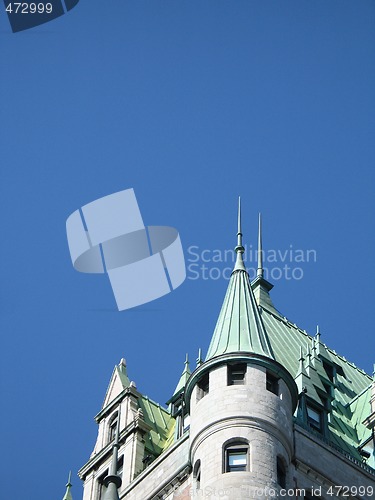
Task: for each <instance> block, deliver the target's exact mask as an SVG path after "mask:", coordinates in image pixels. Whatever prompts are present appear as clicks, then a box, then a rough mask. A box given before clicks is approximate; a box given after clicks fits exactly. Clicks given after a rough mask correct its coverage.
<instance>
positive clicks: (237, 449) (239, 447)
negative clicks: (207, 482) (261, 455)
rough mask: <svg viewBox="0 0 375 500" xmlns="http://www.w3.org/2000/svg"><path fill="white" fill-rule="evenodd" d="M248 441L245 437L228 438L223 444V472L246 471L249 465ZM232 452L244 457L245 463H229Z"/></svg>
mask: <svg viewBox="0 0 375 500" xmlns="http://www.w3.org/2000/svg"><path fill="white" fill-rule="evenodd" d="M249 448H250V447H249V443H248V441H246V440H245V439H235V440H230V441H229V442H227V443H226V444H224V446H223V473H230V472H248V471H249V465H250V460H249V458H250V454H249ZM233 454H237V456H240V455H242V456H243V457H245V461H246V462H245V464H240V465H233V464H232V465H231V464H230V457H231V455H233Z"/></svg>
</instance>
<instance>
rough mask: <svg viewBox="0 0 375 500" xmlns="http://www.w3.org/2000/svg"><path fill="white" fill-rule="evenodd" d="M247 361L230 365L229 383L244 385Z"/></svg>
mask: <svg viewBox="0 0 375 500" xmlns="http://www.w3.org/2000/svg"><path fill="white" fill-rule="evenodd" d="M246 368H247V365H246V363H239V364H237V365H228V385H243V384H244V383H245V374H246Z"/></svg>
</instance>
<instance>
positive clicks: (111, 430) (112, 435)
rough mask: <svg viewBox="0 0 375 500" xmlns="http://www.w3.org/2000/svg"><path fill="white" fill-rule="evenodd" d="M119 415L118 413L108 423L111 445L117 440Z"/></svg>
mask: <svg viewBox="0 0 375 500" xmlns="http://www.w3.org/2000/svg"><path fill="white" fill-rule="evenodd" d="M117 415H118V413H117V412H116V413H115V414H114V415H112V417H111V418H110V420H109V423H108V442H109V443H110V442H111V441H113V440H114V439H115V436H116V428H117Z"/></svg>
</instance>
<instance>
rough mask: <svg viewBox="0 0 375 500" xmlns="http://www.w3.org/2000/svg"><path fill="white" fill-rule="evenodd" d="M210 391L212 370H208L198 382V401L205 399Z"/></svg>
mask: <svg viewBox="0 0 375 500" xmlns="http://www.w3.org/2000/svg"><path fill="white" fill-rule="evenodd" d="M209 392H210V372H206V373H205V374H204V375H203V376H202V377H201V379H200V380H199V381H198V383H197V401H200V400H201V399H203V398H204V397H205V396H207V394H209Z"/></svg>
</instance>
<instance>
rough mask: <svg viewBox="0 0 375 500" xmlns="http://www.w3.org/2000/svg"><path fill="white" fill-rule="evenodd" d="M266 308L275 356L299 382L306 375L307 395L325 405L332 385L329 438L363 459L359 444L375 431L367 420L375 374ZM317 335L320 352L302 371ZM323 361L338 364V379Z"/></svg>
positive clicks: (270, 339)
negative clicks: (364, 421) (373, 375)
mask: <svg viewBox="0 0 375 500" xmlns="http://www.w3.org/2000/svg"><path fill="white" fill-rule="evenodd" d="M262 310H263V312H262V320H263V324H264V327H265V330H266V332H267V335H268V338H269V341H270V345H271V348H272V351H273V353H274V356H275V359H276V361H278V362H279V363H280V364H282V365H283V366H284V367H285V368H286V369H287V370H288V371H289V372H290V373H291V374H292V375H293V376H294V377H295V378H296V382H297V385H301V384H298V382H299V380H301V378H302V377H303V383H304V385H305V387H306V389H307V393H306V394H307V396H308V397H309V398H311V399H313V400H314V401H316V402H317V403H319V404H321V405H324V400H325V399H326V398H327V397H328V398H331V394H329V393H328V392H327V390H328V389H329V388H330V387H331V388H332V391H333V394H332V405H331V418H330V422H329V424H328V429H329V435H328V437H327V438H328V440H329V441H331V442H332V443H333V444H334V445H336V446H338V447H339V448H341V449H342V450H343V451H346V452H347V453H350V455H351V456H353V457H354V458H356V459H357V460H362V457H361V456H360V454H359V452H358V449H357V448H358V446H359V445H360V444H361V443H363V442H364V441H365V440H366V439H368V438H369V437H370V435H371V431H370V429H368V428H367V427H366V426H365V425H364V424H363V420H364V419H365V418H366V416H368V415H369V414H370V413H371V408H370V387H371V383H372V379H371V377H370V376H369V375H368V374H366V373H365V372H364V371H363V370H361V369H360V368H357V367H356V366H355V365H354V364H353V363H350V362H349V361H347V360H346V359H345V358H344V357H342V356H340V355H339V354H337V353H336V352H335V351H333V350H332V349H330V348H329V347H328V346H326V345H325V344H323V343H322V342H321V341H320V335H318V336H317V337H313V336H311V335H309V334H308V333H307V332H306V331H305V330H302V329H300V328H299V327H298V326H297V325H296V324H294V323H292V322H290V321H289V320H288V319H287V318H285V317H283V316H281V315H280V314H278V313H277V314H275V313H274V312H273V311H270V310H268V309H266V307H265V305H264V304H263V307H262ZM314 338H315V339H316V343H317V347H316V351H317V352H319V354H315V355H314V356H313V354H311V353H310V356H311V358H310V360H308V359H304V365H303V367H304V370H303V372H302V374H301V362H300V358H301V355H300V351H301V349H302V350H303V352H306V346H307V345H309V346H311V347H314V346H313V340H314ZM318 339H319V341H318ZM305 356H306V355H305ZM314 358H315V359H314ZM323 361H324V362H328V363H329V364H330V365H332V366H334V367H335V371H336V377H335V383H332V382H331V381H330V378H329V376H328V374H327V372H326V371H325V369H324V367H323ZM299 390H301V388H300V387H299Z"/></svg>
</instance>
